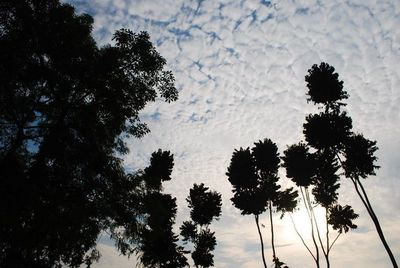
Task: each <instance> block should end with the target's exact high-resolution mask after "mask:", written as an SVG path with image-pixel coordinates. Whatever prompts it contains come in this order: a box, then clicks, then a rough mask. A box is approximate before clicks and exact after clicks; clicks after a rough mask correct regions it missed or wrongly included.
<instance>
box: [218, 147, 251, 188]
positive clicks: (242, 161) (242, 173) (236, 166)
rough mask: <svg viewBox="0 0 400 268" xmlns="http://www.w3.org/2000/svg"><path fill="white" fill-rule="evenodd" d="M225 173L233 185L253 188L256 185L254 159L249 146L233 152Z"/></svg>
mask: <svg viewBox="0 0 400 268" xmlns="http://www.w3.org/2000/svg"><path fill="white" fill-rule="evenodd" d="M226 175H227V176H228V180H229V182H230V183H231V184H232V185H233V186H234V187H241V188H253V187H256V186H257V185H258V181H257V174H256V169H255V166H254V159H253V157H252V155H251V152H250V149H249V148H246V149H243V148H240V149H239V151H238V150H235V151H234V152H233V155H232V158H231V164H230V165H229V167H228V172H227V173H226Z"/></svg>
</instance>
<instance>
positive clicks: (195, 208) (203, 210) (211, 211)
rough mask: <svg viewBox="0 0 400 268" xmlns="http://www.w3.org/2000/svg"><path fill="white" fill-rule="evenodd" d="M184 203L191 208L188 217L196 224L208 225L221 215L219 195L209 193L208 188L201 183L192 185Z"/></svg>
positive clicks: (213, 192) (212, 192)
mask: <svg viewBox="0 0 400 268" xmlns="http://www.w3.org/2000/svg"><path fill="white" fill-rule="evenodd" d="M186 201H187V202H188V203H189V208H191V211H190V217H191V218H192V220H193V221H194V222H196V223H197V224H200V225H208V224H210V223H211V221H212V220H213V218H218V217H219V216H220V215H221V206H222V199H221V194H219V193H217V192H215V191H209V188H208V187H205V186H204V184H203V183H201V184H199V185H198V184H194V185H193V188H192V189H190V193H189V197H188V198H186Z"/></svg>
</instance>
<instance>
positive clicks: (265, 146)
mask: <svg viewBox="0 0 400 268" xmlns="http://www.w3.org/2000/svg"><path fill="white" fill-rule="evenodd" d="M251 151H252V153H251V154H252V156H253V158H254V162H255V166H256V169H257V171H259V172H260V173H261V174H262V176H273V175H276V174H277V173H278V169H279V162H280V159H279V153H278V147H277V146H276V144H275V143H274V142H272V141H271V140H270V139H264V141H261V140H260V141H258V142H256V143H254V147H253V148H252V149H251Z"/></svg>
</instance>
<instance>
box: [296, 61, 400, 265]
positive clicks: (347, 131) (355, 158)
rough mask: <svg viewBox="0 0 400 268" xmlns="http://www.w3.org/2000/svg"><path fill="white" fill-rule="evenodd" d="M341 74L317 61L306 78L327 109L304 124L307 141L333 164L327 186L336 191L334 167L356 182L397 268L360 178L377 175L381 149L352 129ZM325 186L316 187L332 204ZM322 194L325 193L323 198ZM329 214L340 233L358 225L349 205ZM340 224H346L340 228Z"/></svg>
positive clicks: (317, 101) (315, 98) (313, 94)
mask: <svg viewBox="0 0 400 268" xmlns="http://www.w3.org/2000/svg"><path fill="white" fill-rule="evenodd" d="M338 77H339V75H338V74H337V73H335V69H334V68H333V67H332V66H330V65H329V64H327V63H321V64H320V65H319V66H318V65H316V64H315V65H313V66H312V68H311V69H310V70H308V75H307V76H306V77H305V80H306V82H307V87H308V92H307V94H308V96H309V98H308V101H311V102H313V103H314V104H315V105H318V107H319V108H322V109H323V110H324V111H323V112H322V113H320V114H314V115H309V116H307V118H306V121H307V122H306V123H305V124H304V135H305V140H306V141H307V143H308V144H309V145H310V146H311V147H313V148H314V149H315V150H316V151H317V153H318V154H322V155H327V156H328V158H327V160H328V161H327V162H325V163H328V162H329V163H331V164H330V165H331V167H330V169H331V170H329V169H327V171H329V172H328V173H330V174H331V175H329V174H328V176H325V178H329V177H330V178H331V179H328V180H327V181H329V180H332V181H331V182H330V183H329V184H330V185H327V186H328V188H327V187H326V186H325V188H326V189H329V187H331V190H332V191H333V190H334V188H335V187H336V186H335V184H334V183H333V177H332V175H333V174H334V172H333V171H334V170H332V168H333V169H338V168H342V169H343V170H344V175H345V176H346V177H347V178H349V179H350V180H351V181H352V182H353V184H354V186H355V189H356V192H357V194H358V196H359V197H360V199H361V201H362V203H363V204H364V206H365V207H366V209H367V212H368V214H369V215H370V217H371V219H372V221H373V222H374V225H375V227H376V230H377V232H378V235H379V237H380V239H381V241H382V243H383V245H384V247H385V249H386V251H387V253H388V255H389V258H390V260H391V262H392V264H393V267H398V266H397V263H396V260H395V258H394V256H393V253H392V252H391V249H390V247H389V245H388V244H387V242H386V239H385V236H384V234H383V231H382V228H381V226H380V223H379V220H378V218H377V216H376V214H375V212H374V210H373V208H372V206H371V203H370V201H369V198H368V195H367V193H366V191H365V189H364V186H363V184H362V183H361V180H360V177H361V178H363V179H365V178H367V177H368V176H370V175H375V170H376V169H377V168H378V166H376V165H375V162H376V160H377V158H376V156H374V153H375V151H376V150H377V149H378V148H377V147H376V142H375V141H370V140H368V139H366V138H364V136H363V135H362V134H355V133H353V132H352V120H351V118H350V117H348V116H347V114H346V113H345V112H343V111H341V109H342V107H343V106H345V105H346V104H345V103H343V102H342V101H343V100H345V99H347V98H348V94H347V92H346V91H345V90H343V81H340V80H339V79H338ZM321 165H324V163H322V164H321V163H320V164H319V166H320V168H321V167H322V166H321ZM321 186H322V185H317V188H316V189H315V190H316V191H317V192H316V193H317V198H319V201H320V202H322V204H323V205H324V203H325V202H328V203H329V202H330V200H332V201H334V199H335V197H334V196H333V195H329V194H326V193H324V190H323V189H322V188H321ZM323 188H324V187H323ZM331 190H329V191H328V192H330V191H331ZM318 194H323V196H322V198H321V196H318ZM327 208H328V207H327ZM329 213H330V216H329V217H327V222H328V223H330V224H332V225H333V228H334V229H337V230H339V233H342V231H343V230H344V231H345V232H346V231H347V230H348V229H349V228H354V226H355V225H354V224H352V223H351V222H350V221H351V220H352V219H354V218H356V217H357V216H356V214H354V212H353V211H352V209H351V208H349V207H348V206H344V207H341V206H337V205H335V206H332V207H329ZM340 224H343V225H342V226H340V227H339V225H340Z"/></svg>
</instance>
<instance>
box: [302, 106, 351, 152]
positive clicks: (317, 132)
mask: <svg viewBox="0 0 400 268" xmlns="http://www.w3.org/2000/svg"><path fill="white" fill-rule="evenodd" d="M303 127H304V131H303V133H304V136H305V139H306V141H307V143H308V144H309V145H310V146H312V147H313V148H315V149H317V150H321V149H326V148H331V147H336V148H342V147H343V143H344V142H345V141H346V138H347V137H348V136H349V135H350V133H351V128H352V121H351V118H350V117H348V116H347V115H346V113H345V112H342V113H340V114H339V113H336V112H331V113H328V112H324V113H320V114H312V115H308V116H307V117H306V123H304V126H303Z"/></svg>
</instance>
